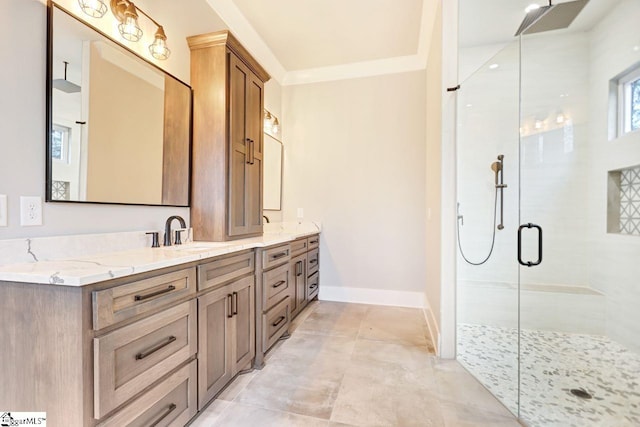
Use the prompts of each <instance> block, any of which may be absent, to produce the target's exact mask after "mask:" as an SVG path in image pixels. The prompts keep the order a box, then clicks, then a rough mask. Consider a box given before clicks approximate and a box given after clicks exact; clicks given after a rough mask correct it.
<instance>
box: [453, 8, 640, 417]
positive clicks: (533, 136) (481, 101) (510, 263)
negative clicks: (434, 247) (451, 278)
mask: <svg viewBox="0 0 640 427" xmlns="http://www.w3.org/2000/svg"><path fill="white" fill-rule="evenodd" d="M488 3H490V6H491V7H487V4H488ZM516 3H517V4H516ZM527 3H528V0H527V1H523V2H522V4H520V2H519V1H518V2H515V1H513V0H491V2H489V1H488V0H487V1H477V0H461V1H460V28H461V29H462V28H470V29H471V34H463V33H461V37H460V40H461V42H460V43H461V45H460V49H459V53H460V74H461V76H462V77H463V79H462V82H461V89H460V91H459V92H458V129H457V131H458V137H457V152H458V165H457V166H458V179H457V181H458V201H459V202H460V207H459V212H458V214H459V215H458V217H459V218H458V224H459V228H458V229H459V233H458V235H459V237H460V250H459V251H458V253H459V256H458V271H457V274H458V284H457V285H458V288H457V289H458V292H457V295H458V301H457V321H458V324H457V333H458V336H457V340H458V359H459V361H460V362H461V363H462V364H463V365H464V366H465V367H466V368H467V369H468V370H469V371H471V373H473V374H474V375H475V376H476V378H478V380H480V382H482V384H484V385H485V386H486V387H487V388H488V389H489V390H490V391H491V392H492V393H493V394H494V395H495V396H496V397H498V398H499V399H500V400H501V401H502V402H503V403H504V404H505V405H506V406H507V407H508V408H509V409H510V410H511V411H512V412H513V413H515V414H517V415H518V416H519V418H520V419H521V420H522V421H523V422H524V423H525V424H526V425H529V426H531V427H538V426H540V427H543V426H562V427H565V426H580V427H583V426H594V427H601V426H612V427H613V426H615V427H622V426H640V281H639V280H640V25H638V22H639V20H640V1H638V0H590V1H588V2H584V1H583V2H582V4H583V5H584V4H586V6H585V7H584V9H582V11H581V12H579V14H577V15H575V14H574V16H576V17H575V20H573V22H572V23H571V24H570V25H569V22H570V21H571V20H570V19H569V20H565V19H564V18H566V17H567V14H565V13H564V12H563V13H560V14H557V13H556V14H555V15H554V16H553V17H552V19H551V20H550V21H548V22H547V23H549V22H551V23H558V22H562V21H564V22H565V23H566V25H569V26H568V28H564V27H566V25H564V26H563V28H559V27H558V26H556V27H554V29H550V27H553V25H546V24H547V23H544V24H545V25H541V27H545V29H546V31H544V32H539V33H535V34H526V30H525V31H524V35H522V36H520V37H518V38H516V37H514V36H513V34H514V32H515V30H516V28H518V25H519V24H520V21H521V20H522V18H523V17H524V12H523V9H524V6H526V4H527ZM558 4H561V5H563V6H562V7H561V8H560V9H557V10H556V11H558V10H560V11H561V9H563V8H565V7H566V9H563V10H564V11H567V10H570V9H571V7H572V6H571V5H569V4H568V3H567V2H558ZM554 7H555V6H554ZM548 9H549V10H550V11H553V8H552V6H549V7H548ZM576 10H579V8H578V9H576ZM483 13H484V14H485V15H483ZM554 13H555V12H554ZM576 13H578V12H577V11H576ZM496 14H498V15H499V16H500V19H497V18H496V16H495V15H496ZM512 15H513V16H512ZM541 16H542V18H540V19H544V16H545V15H544V13H542V14H541ZM512 17H513V18H514V19H515V20H516V21H517V22H513V23H510V24H509V26H513V30H511V31H507V32H506V36H504V35H499V34H498V33H499V31H498V30H499V28H498V27H499V26H500V25H501V24H499V23H498V21H502V20H504V21H509V20H510V19H511V18H512ZM560 18H562V19H560ZM488 19H494V22H496V25H495V27H496V28H491V30H494V29H496V31H487V29H486V28H485V27H482V28H480V27H479V26H478V25H477V23H478V22H484V21H483V20H488ZM538 24H540V23H539V22H538V23H537V24H536V25H538ZM474 31H475V32H474ZM501 37H502V38H501ZM491 52H498V53H497V54H495V55H493V54H491ZM489 57H490V59H489V60H487V61H485V60H484V58H489ZM473 64H476V65H475V66H474V65H473ZM477 64H482V65H481V66H478V65H477ZM469 70H471V71H469ZM465 74H468V75H470V77H468V78H464V75H465ZM499 155H504V159H503V165H502V168H501V165H500V164H496V163H495V162H496V160H497V158H498V156H499ZM500 170H502V175H501V174H500V173H498V172H499V171H500ZM502 180H504V184H506V185H507V187H506V188H502V190H501V191H503V192H504V229H502V230H498V229H497V227H495V225H496V223H499V222H500V209H499V208H500V207H501V206H500V202H499V200H500V199H499V198H498V203H497V205H496V204H494V201H495V200H496V199H495V196H496V194H500V191H498V192H496V186H498V187H500V183H501V182H502ZM496 184H498V185H496ZM495 206H498V209H497V210H494V209H495ZM494 213H495V214H497V221H496V223H494V222H492V220H493V215H494ZM463 221H464V222H463ZM463 224H464V225H463ZM492 227H493V228H492ZM494 230H495V231H496V235H495V244H494V247H493V252H492V253H491V256H490V257H489V259H488V260H487V261H486V262H485V263H482V264H481V265H472V264H471V263H469V262H467V260H468V261H471V262H475V263H478V261H483V260H484V258H485V257H486V256H487V255H488V254H489V253H490V250H489V248H490V246H491V242H492V239H493V234H492V233H493V231H494ZM465 258H466V259H465Z"/></svg>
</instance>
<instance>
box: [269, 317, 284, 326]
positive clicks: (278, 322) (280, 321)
mask: <svg viewBox="0 0 640 427" xmlns="http://www.w3.org/2000/svg"><path fill="white" fill-rule="evenodd" d="M284 319H286V317H284V316H280V317H279V318H278V320H277V321H275V322H273V323H272V324H271V326H273V327H274V328H275V327H277V326H278V325H279V324H280V323H282V322H283V321H284Z"/></svg>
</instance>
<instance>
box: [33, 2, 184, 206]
mask: <svg viewBox="0 0 640 427" xmlns="http://www.w3.org/2000/svg"><path fill="white" fill-rule="evenodd" d="M54 9H58V10H59V11H60V12H62V13H65V14H67V15H69V16H70V17H71V18H73V19H74V20H76V21H78V22H79V23H80V24H82V25H85V26H87V27H88V28H90V29H91V30H93V31H95V32H96V33H98V34H100V35H101V36H102V37H104V38H106V39H107V40H109V41H111V42H113V43H115V44H116V45H117V46H118V47H120V48H122V49H124V50H125V51H126V52H128V53H130V54H132V55H134V56H135V57H136V58H138V59H140V60H142V61H144V62H145V63H146V64H148V65H151V66H152V67H153V68H155V69H157V70H159V71H161V72H162V73H164V74H166V75H168V76H170V77H172V78H174V79H175V80H177V81H178V82H180V83H182V84H183V85H185V86H186V87H188V88H189V92H190V94H191V102H190V107H189V109H190V111H189V143H188V150H189V152H188V163H189V173H188V177H189V178H188V179H189V183H188V191H187V193H188V194H187V204H186V205H171V204H149V203H125V202H102V201H89V200H54V199H53V197H52V185H53V179H52V177H53V159H52V156H51V139H52V137H53V136H52V135H53V12H54ZM46 49H47V60H46V68H47V69H46V73H45V74H46V81H45V110H46V113H45V114H46V120H45V121H46V126H45V132H46V134H45V141H46V148H45V202H47V203H81V204H86V203H90V204H99V205H124V206H156V207H180V208H186V207H190V206H191V186H192V182H191V179H192V170H193V158H192V156H193V149H192V148H193V88H192V87H191V85H189V84H187V83H185V82H184V81H182V80H181V79H179V78H177V77H176V76H174V75H173V74H171V73H169V72H168V71H166V70H164V69H163V68H161V67H159V66H157V65H156V64H154V63H153V62H151V61H149V60H147V59H146V58H144V57H142V56H140V55H139V54H137V53H136V52H134V51H133V50H131V49H129V48H128V47H127V46H125V45H124V44H122V43H120V42H118V41H117V40H114V39H113V38H112V37H110V36H109V35H107V34H105V33H104V32H102V31H100V30H99V29H98V28H96V27H94V26H93V25H91V24H89V23H88V22H85V21H83V20H82V19H80V18H78V17H77V16H76V15H75V14H74V13H72V12H70V11H69V10H67V9H65V8H64V7H62V6H61V5H59V4H57V3H55V2H54V1H53V0H47V44H46Z"/></svg>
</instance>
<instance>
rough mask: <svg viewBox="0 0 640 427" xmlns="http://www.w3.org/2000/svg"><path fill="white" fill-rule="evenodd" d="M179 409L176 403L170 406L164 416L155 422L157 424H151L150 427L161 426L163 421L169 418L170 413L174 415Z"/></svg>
mask: <svg viewBox="0 0 640 427" xmlns="http://www.w3.org/2000/svg"><path fill="white" fill-rule="evenodd" d="M176 408H177V406H176V404H175V403H172V404H171V405H169V407H168V408H167V410H166V411H164V414H162V415H161V416H160V418H158V419H157V420H155V422H154V423H153V424H149V427H156V426H157V425H158V424H160V423H161V422H162V420H164V419H165V418H167V417H168V416H169V414H170V413H172V412H173V411H174V410H175V409H176Z"/></svg>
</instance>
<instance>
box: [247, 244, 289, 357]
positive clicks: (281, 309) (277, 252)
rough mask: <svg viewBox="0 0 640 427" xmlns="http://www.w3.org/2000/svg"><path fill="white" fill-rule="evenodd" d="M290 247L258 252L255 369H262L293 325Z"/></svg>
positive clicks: (285, 246)
mask: <svg viewBox="0 0 640 427" xmlns="http://www.w3.org/2000/svg"><path fill="white" fill-rule="evenodd" d="M290 261H291V246H290V245H289V244H288V243H287V244H283V245H277V246H270V247H266V248H261V249H258V250H257V251H256V280H257V285H256V299H257V304H256V343H257V346H258V350H257V351H256V357H255V362H254V367H255V368H257V369H262V367H263V366H264V363H263V359H264V355H265V354H266V353H267V351H269V349H270V348H271V347H272V346H273V344H275V343H276V342H277V341H278V340H279V339H280V338H281V337H282V336H283V335H285V334H287V333H288V331H289V324H290V322H291V282H290V277H291V273H290V265H291V264H290Z"/></svg>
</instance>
